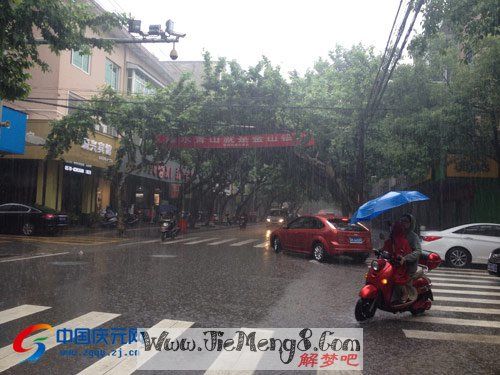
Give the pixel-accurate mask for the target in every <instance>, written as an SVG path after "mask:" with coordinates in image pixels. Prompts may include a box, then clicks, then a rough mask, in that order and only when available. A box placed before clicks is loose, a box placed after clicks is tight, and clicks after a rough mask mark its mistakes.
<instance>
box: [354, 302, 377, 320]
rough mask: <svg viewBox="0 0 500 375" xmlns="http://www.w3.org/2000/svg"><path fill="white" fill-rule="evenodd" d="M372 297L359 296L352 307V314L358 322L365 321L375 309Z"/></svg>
mask: <svg viewBox="0 0 500 375" xmlns="http://www.w3.org/2000/svg"><path fill="white" fill-rule="evenodd" d="M375 302H376V301H375V300H374V299H364V298H360V299H359V300H358V302H357V303H356V308H355V309H354V316H355V317H356V320H357V321H358V322H362V321H365V320H366V319H370V318H373V316H374V315H375V311H377V306H376V305H375Z"/></svg>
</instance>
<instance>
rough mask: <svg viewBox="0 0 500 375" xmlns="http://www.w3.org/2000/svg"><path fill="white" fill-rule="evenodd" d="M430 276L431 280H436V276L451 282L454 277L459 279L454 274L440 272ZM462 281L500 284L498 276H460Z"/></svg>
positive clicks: (432, 273)
mask: <svg viewBox="0 0 500 375" xmlns="http://www.w3.org/2000/svg"><path fill="white" fill-rule="evenodd" d="M429 276H430V277H431V278H434V276H437V277H446V278H448V277H449V278H450V279H449V280H451V278H453V277H459V275H452V274H449V273H439V272H431V273H430V274H429ZM460 280H463V281H469V280H471V281H472V280H496V281H499V282H500V278H499V277H497V276H480V275H477V276H476V275H473V276H469V275H460Z"/></svg>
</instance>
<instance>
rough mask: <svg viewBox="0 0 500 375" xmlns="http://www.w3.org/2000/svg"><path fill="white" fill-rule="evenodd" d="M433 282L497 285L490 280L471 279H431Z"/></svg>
mask: <svg viewBox="0 0 500 375" xmlns="http://www.w3.org/2000/svg"><path fill="white" fill-rule="evenodd" d="M431 280H432V281H434V280H438V281H462V282H463V281H467V282H469V281H470V282H471V283H477V284H491V285H495V284H492V281H490V280H474V279H469V278H467V279H466V278H463V279H451V278H448V277H431ZM471 285H474V284H471ZM496 285H500V284H496Z"/></svg>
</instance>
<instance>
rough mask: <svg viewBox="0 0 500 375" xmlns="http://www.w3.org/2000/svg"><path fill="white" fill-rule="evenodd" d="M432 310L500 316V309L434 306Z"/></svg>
mask: <svg viewBox="0 0 500 375" xmlns="http://www.w3.org/2000/svg"><path fill="white" fill-rule="evenodd" d="M432 310H435V311H449V312H459V313H477V314H492V315H500V309H486V308H481V307H465V306H442V305H435V304H433V305H432Z"/></svg>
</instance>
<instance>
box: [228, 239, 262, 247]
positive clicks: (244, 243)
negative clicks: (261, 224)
mask: <svg viewBox="0 0 500 375" xmlns="http://www.w3.org/2000/svg"><path fill="white" fill-rule="evenodd" d="M255 241H258V240H256V239H251V240H245V241H241V242H236V243H233V244H231V245H229V246H243V245H246V244H249V243H252V242H255Z"/></svg>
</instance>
